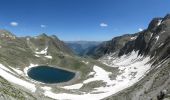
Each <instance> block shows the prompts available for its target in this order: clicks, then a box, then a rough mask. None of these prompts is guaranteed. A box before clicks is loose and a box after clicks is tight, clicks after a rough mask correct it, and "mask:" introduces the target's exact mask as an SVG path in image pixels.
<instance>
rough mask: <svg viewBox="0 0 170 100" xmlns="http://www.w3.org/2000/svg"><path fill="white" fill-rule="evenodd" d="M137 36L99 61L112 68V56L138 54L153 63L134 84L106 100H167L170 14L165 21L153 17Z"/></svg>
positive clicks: (169, 62) (169, 87)
mask: <svg viewBox="0 0 170 100" xmlns="http://www.w3.org/2000/svg"><path fill="white" fill-rule="evenodd" d="M138 34H139V35H138V36H137V38H136V39H134V40H132V41H127V42H126V43H125V45H124V46H123V47H122V48H120V49H119V50H118V52H113V54H112V55H111V54H110V55H109V54H107V55H105V57H103V58H100V61H102V62H104V63H105V64H108V65H111V66H113V65H112V64H114V63H111V62H112V61H114V59H113V58H114V57H113V56H118V57H122V56H124V55H129V54H131V52H137V53H138V57H140V56H143V57H148V56H149V57H150V60H149V62H148V63H151V64H152V65H151V69H150V71H149V73H147V74H146V76H145V77H144V78H142V79H141V80H140V81H139V82H137V83H136V84H135V85H133V86H132V87H130V88H127V89H125V90H124V91H121V92H119V93H117V94H115V95H113V96H111V97H109V98H106V99H107V100H169V99H170V78H169V77H170V69H169V68H170V14H167V15H166V16H165V17H164V18H154V19H153V20H152V21H151V22H150V24H149V26H148V28H147V29H146V30H144V31H142V32H139V33H138ZM109 53H110V52H109ZM138 57H137V58H136V59H138ZM111 59H112V60H111ZM127 59H128V58H127ZM133 60H135V59H133Z"/></svg>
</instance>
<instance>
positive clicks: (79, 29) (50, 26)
mask: <svg viewBox="0 0 170 100" xmlns="http://www.w3.org/2000/svg"><path fill="white" fill-rule="evenodd" d="M167 13H170V0H0V29H7V30H9V31H11V32H13V33H14V34H16V35H17V36H36V35H38V34H40V33H47V34H49V35H52V34H55V35H56V36H58V37H59V38H60V39H61V40H66V41H72V40H90V41H91V40H93V41H103V40H109V39H111V38H113V37H115V36H118V35H122V34H125V33H134V32H138V31H139V29H145V28H147V26H148V23H149V22H150V20H151V19H152V18H154V17H163V16H165V15H166V14H167Z"/></svg>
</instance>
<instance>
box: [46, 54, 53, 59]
mask: <svg viewBox="0 0 170 100" xmlns="http://www.w3.org/2000/svg"><path fill="white" fill-rule="evenodd" d="M44 57H46V58H49V59H52V58H53V57H52V56H49V55H48V56H44Z"/></svg>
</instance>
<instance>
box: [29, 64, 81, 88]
mask: <svg viewBox="0 0 170 100" xmlns="http://www.w3.org/2000/svg"><path fill="white" fill-rule="evenodd" d="M38 66H48V67H52V68H56V69H59V70H64V71H68V72H71V73H74V74H75V76H74V77H73V78H72V79H70V80H69V81H66V82H59V83H44V82H40V81H37V80H34V79H33V80H34V81H37V82H38V83H40V84H41V85H44V86H66V85H72V84H74V83H76V82H77V81H78V80H80V79H81V73H80V72H79V71H75V70H71V69H67V68H62V67H58V66H56V65H48V64H47V65H37V66H34V68H35V67H38ZM30 69H31V68H30ZM30 69H28V71H29V70H30ZM29 78H31V77H29ZM31 79H32V78H31Z"/></svg>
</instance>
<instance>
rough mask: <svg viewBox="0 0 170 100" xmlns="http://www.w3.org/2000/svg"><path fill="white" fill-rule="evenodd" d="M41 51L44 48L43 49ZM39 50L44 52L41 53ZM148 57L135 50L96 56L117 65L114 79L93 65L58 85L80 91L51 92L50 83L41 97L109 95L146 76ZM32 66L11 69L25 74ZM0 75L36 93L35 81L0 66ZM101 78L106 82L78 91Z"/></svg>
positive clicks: (81, 99) (95, 98)
mask: <svg viewBox="0 0 170 100" xmlns="http://www.w3.org/2000/svg"><path fill="white" fill-rule="evenodd" d="M44 51H45V50H44ZM44 51H43V52H41V53H45V52H44ZM149 60H150V57H143V56H138V52H135V51H133V52H132V53H131V54H128V55H123V56H122V57H120V58H117V57H114V56H113V54H109V55H105V56H103V57H102V58H100V59H99V61H100V62H102V63H103V64H106V65H108V66H110V67H111V68H112V67H117V68H118V69H119V74H118V75H117V76H116V78H115V79H110V77H109V76H110V75H111V74H113V73H112V72H109V71H106V70H104V69H103V68H102V67H100V66H96V65H94V66H93V71H91V73H90V74H89V75H91V76H92V77H90V78H88V79H86V80H84V81H82V82H80V83H76V84H73V85H68V86H61V88H63V89H68V90H76V91H79V92H80V93H81V94H76V93H75V94H73V93H72V94H71V93H55V92H53V91H52V89H51V87H50V86H44V87H41V88H42V89H43V90H44V92H43V94H44V95H45V96H48V97H50V98H53V99H72V100H99V99H103V98H106V97H108V96H111V95H113V94H115V93H117V92H119V91H121V90H123V89H126V88H128V87H130V86H132V85H134V84H135V83H136V82H138V81H139V80H140V79H142V77H144V76H145V75H146V73H147V72H148V71H149V69H150V67H151V64H150V63H148V61H149ZM33 66H36V64H31V65H30V66H29V67H26V68H25V69H24V71H23V73H22V72H21V70H19V69H13V70H14V71H16V73H18V74H22V75H25V76H27V74H26V73H27V71H28V69H29V68H31V67H33ZM0 75H1V76H2V77H4V78H5V79H6V80H8V81H9V82H12V83H15V84H18V85H20V86H23V87H25V88H27V89H29V90H30V91H32V92H36V89H37V88H36V83H34V82H31V81H30V82H28V81H26V80H24V79H20V78H17V76H16V75H14V74H13V72H12V70H11V69H8V68H7V67H4V65H2V64H1V65H0ZM95 81H103V82H104V83H106V85H105V86H100V87H96V88H93V89H91V91H90V92H82V91H81V90H79V89H80V88H81V87H83V85H85V84H88V83H90V82H95Z"/></svg>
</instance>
